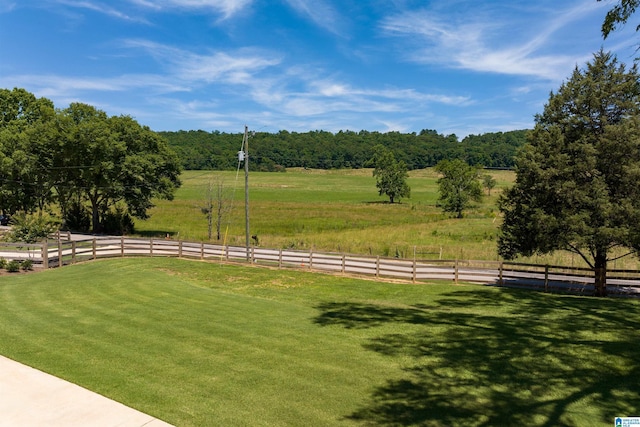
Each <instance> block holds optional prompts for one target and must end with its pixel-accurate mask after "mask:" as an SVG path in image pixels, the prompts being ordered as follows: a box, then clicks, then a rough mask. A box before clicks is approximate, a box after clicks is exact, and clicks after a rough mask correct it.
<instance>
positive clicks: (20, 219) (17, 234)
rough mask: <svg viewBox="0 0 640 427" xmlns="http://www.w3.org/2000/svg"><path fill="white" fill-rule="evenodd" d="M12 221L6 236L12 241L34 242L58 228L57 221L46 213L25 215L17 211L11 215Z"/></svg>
mask: <svg viewBox="0 0 640 427" xmlns="http://www.w3.org/2000/svg"><path fill="white" fill-rule="evenodd" d="M12 221H13V227H12V229H11V231H10V232H9V233H8V236H9V239H10V240H11V241H14V242H25V243H35V242H37V241H40V240H42V239H44V238H46V237H47V236H48V235H49V234H51V233H53V232H54V231H55V230H56V229H57V228H58V221H57V220H56V219H54V218H51V217H49V216H46V215H27V214H25V213H24V212H19V213H17V214H16V215H14V216H13V220H12Z"/></svg>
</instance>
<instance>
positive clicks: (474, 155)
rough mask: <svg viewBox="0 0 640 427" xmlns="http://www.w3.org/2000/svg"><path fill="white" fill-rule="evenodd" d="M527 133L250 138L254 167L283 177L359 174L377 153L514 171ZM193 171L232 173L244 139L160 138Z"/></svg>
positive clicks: (418, 163)
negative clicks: (306, 172)
mask: <svg viewBox="0 0 640 427" xmlns="http://www.w3.org/2000/svg"><path fill="white" fill-rule="evenodd" d="M527 133H528V131H527V130H516V131H511V132H495V133H485V134H482V135H469V136H467V137H465V138H464V139H462V141H460V140H459V139H458V137H457V136H456V135H453V134H452V135H448V136H445V135H442V134H438V132H437V131H435V130H422V131H420V132H419V133H415V132H414V133H400V132H386V133H381V132H369V131H364V130H362V131H359V132H354V131H340V132H338V133H331V132H327V131H321V130H320V131H311V132H303V133H298V132H288V131H285V130H281V131H279V132H278V133H267V132H256V133H255V134H254V135H253V137H251V138H250V150H249V152H250V156H251V162H250V166H251V168H252V169H253V170H259V171H282V170H285V169H286V168H290V167H306V168H312V169H343V168H347V169H349V168H352V169H359V168H364V167H370V166H371V159H372V158H373V157H374V155H375V152H374V147H376V146H378V145H381V146H383V147H385V148H386V149H388V150H390V151H392V152H393V153H394V155H395V157H396V159H397V160H398V161H402V162H404V164H405V165H406V166H407V168H408V169H409V170H414V169H424V168H427V167H431V166H435V165H436V164H438V163H439V162H440V161H442V160H453V159H461V160H464V161H465V162H466V163H468V164H470V165H481V166H484V167H491V168H512V167H513V166H514V157H515V155H516V153H517V151H518V150H519V148H520V147H522V146H523V145H524V144H525V143H526V136H527ZM159 134H160V135H162V136H163V137H164V138H166V139H167V141H168V142H169V146H170V147H171V148H172V149H173V150H175V152H176V153H177V154H178V156H179V158H180V161H181V163H182V167H183V168H184V169H188V170H200V169H213V170H232V169H235V168H236V167H237V165H238V156H237V152H238V150H239V149H240V145H241V142H242V135H243V134H242V133H224V132H219V131H213V132H207V131H204V130H191V131H184V130H181V131H177V132H159Z"/></svg>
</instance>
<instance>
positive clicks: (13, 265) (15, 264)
mask: <svg viewBox="0 0 640 427" xmlns="http://www.w3.org/2000/svg"><path fill="white" fill-rule="evenodd" d="M5 268H6V269H7V271H8V272H9V273H17V272H18V271H20V262H19V261H18V260H15V259H14V260H11V261H9V262H8V263H7V266H6V267H5Z"/></svg>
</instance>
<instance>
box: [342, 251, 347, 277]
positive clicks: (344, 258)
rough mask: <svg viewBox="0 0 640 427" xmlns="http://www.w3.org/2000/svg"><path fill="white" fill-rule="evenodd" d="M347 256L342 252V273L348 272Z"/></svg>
mask: <svg viewBox="0 0 640 427" xmlns="http://www.w3.org/2000/svg"><path fill="white" fill-rule="evenodd" d="M346 258H347V257H346V256H345V254H342V274H344V273H346V264H347V263H346Z"/></svg>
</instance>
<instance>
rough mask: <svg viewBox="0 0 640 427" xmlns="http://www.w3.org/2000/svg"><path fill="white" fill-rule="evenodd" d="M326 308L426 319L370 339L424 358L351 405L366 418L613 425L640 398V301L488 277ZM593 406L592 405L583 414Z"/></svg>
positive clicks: (334, 319)
mask: <svg viewBox="0 0 640 427" xmlns="http://www.w3.org/2000/svg"><path fill="white" fill-rule="evenodd" d="M317 308H318V309H319V310H320V314H319V315H318V316H317V318H316V319H315V321H316V323H317V324H318V325H321V326H329V325H338V326H342V327H344V328H347V329H355V328H359V329H361V328H376V327H380V326H383V325H385V324H397V325H402V324H405V325H417V326H411V327H407V328H406V329H407V330H408V332H406V333H393V334H389V333H386V334H381V335H380V336H377V337H372V338H370V339H369V340H368V342H366V343H365V344H364V347H365V348H366V349H368V350H371V351H375V352H378V353H380V354H383V355H386V356H389V357H403V358H406V357H409V359H410V360H412V361H413V362H412V363H413V366H411V367H409V368H406V369H405V376H404V377H403V378H400V379H390V380H388V381H387V382H386V384H383V385H381V386H379V387H378V388H377V389H376V390H375V391H374V392H373V394H372V396H371V399H370V402H369V403H368V404H367V405H366V406H364V407H362V408H360V409H359V410H358V411H356V412H355V413H353V414H351V415H349V416H348V417H347V418H349V419H352V420H357V421H361V422H364V423H365V424H367V425H385V426H411V425H422V426H453V425H478V426H496V425H527V426H559V425H575V426H578V425H584V423H585V422H588V423H589V424H591V425H594V424H595V425H598V424H600V423H601V424H603V425H611V424H612V422H613V419H614V417H616V416H625V415H626V416H629V415H634V414H637V411H638V408H640V352H639V351H638V343H639V342H640V332H638V331H640V321H639V319H640V316H638V310H639V308H640V307H639V306H638V304H636V303H634V302H633V301H628V300H603V299H591V298H576V297H558V296H549V295H546V294H541V293H536V292H526V291H513V290H507V289H504V290H499V291H498V292H496V291H491V290H483V289H479V290H472V291H470V290H464V291H454V292H451V293H449V294H446V295H444V296H443V297H442V298H440V299H437V300H435V301H430V302H429V305H421V304H416V305H413V306H411V307H387V306H378V305H375V304H361V303H349V302H331V303H324V304H321V305H320V306H318V307H317ZM625 310H628V311H625ZM631 312H633V313H634V315H633V317H632V318H631V319H628V318H627V314H629V313H631ZM586 408H589V411H590V414H588V415H584V414H580V412H584V411H585V409H586ZM581 417H582V418H581Z"/></svg>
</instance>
